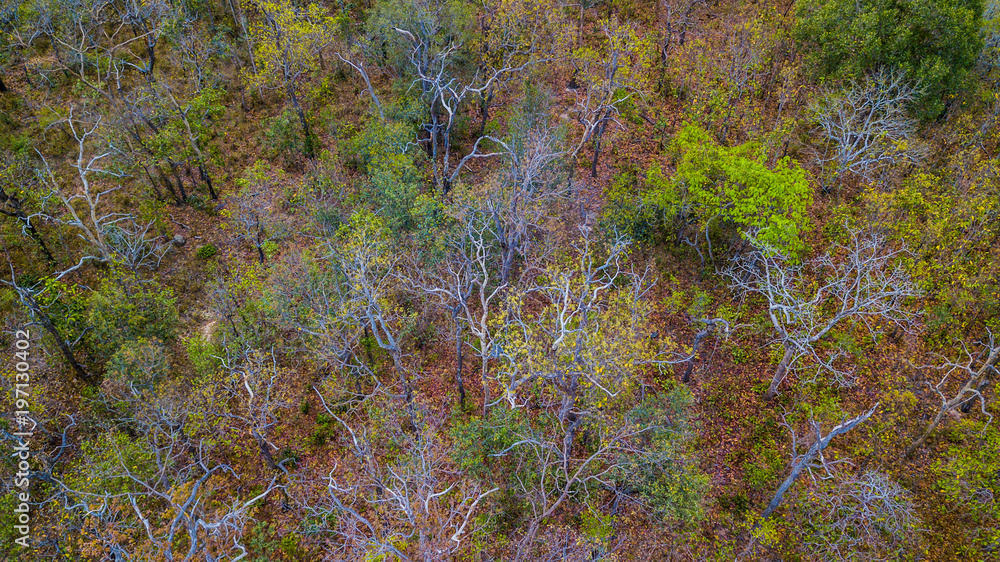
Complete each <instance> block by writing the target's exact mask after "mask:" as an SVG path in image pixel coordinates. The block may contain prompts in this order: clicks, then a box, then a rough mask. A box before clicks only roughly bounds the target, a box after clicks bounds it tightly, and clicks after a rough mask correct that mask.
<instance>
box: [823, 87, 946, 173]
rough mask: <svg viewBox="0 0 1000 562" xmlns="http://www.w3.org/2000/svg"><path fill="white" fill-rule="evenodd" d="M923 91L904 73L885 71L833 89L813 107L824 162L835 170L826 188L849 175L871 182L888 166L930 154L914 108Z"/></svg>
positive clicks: (915, 160)
mask: <svg viewBox="0 0 1000 562" xmlns="http://www.w3.org/2000/svg"><path fill="white" fill-rule="evenodd" d="M919 95H920V92H919V90H918V89H916V88H914V87H913V86H912V85H910V84H909V83H908V82H907V81H906V79H905V77H904V76H903V74H902V73H900V72H898V71H888V70H884V71H880V72H878V73H876V74H874V75H872V76H869V77H866V78H865V79H864V80H863V81H855V82H851V83H850V84H849V85H848V87H847V89H846V90H845V91H843V92H836V91H830V90H828V91H826V92H825V93H824V94H823V95H822V96H821V97H820V99H819V101H818V102H816V103H815V104H813V105H812V106H811V107H810V111H811V112H812V115H813V118H814V119H815V122H816V126H817V128H818V129H819V133H820V137H821V138H822V140H823V142H824V143H825V148H824V152H823V154H822V155H821V156H820V161H821V162H822V164H823V166H824V168H826V167H827V166H829V167H830V168H832V169H831V171H830V173H829V174H827V175H824V177H823V191H824V192H829V191H830V189H831V186H833V185H835V184H836V182H837V181H838V180H839V179H840V178H841V176H843V175H844V174H847V173H850V174H854V175H856V176H857V177H858V178H860V179H861V181H864V182H871V181H873V180H874V179H876V177H877V174H878V173H879V172H880V171H881V170H883V169H885V168H886V167H888V166H891V165H893V164H896V163H898V162H905V161H910V162H918V161H920V160H921V159H922V158H923V157H924V155H925V153H926V149H925V147H924V146H923V145H922V144H921V143H920V142H919V140H918V139H917V138H916V128H917V121H916V119H914V118H912V117H911V116H910V115H909V109H908V106H909V104H910V103H911V102H913V101H914V100H915V99H916V98H917V97H919Z"/></svg>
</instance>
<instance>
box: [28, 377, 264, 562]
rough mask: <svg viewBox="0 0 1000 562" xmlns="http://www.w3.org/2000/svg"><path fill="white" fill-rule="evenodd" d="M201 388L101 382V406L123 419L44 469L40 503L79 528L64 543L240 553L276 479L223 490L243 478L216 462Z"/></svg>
mask: <svg viewBox="0 0 1000 562" xmlns="http://www.w3.org/2000/svg"><path fill="white" fill-rule="evenodd" d="M202 390H203V389H201V388H197V389H196V391H195V392H192V391H191V388H190V387H188V388H186V389H184V390H183V391H182V390H181V389H180V388H179V387H177V386H176V385H174V386H171V385H169V384H161V385H158V386H157V388H155V389H153V390H148V389H147V390H142V391H140V390H138V389H137V388H135V387H134V386H131V385H105V388H104V391H105V392H106V394H105V395H103V396H102V397H101V398H103V399H104V400H105V404H102V406H103V407H104V408H106V409H107V410H109V411H111V412H114V413H115V414H117V415H118V416H121V417H120V418H119V419H117V420H110V423H107V424H106V425H103V426H100V427H98V428H96V429H97V430H98V431H97V434H96V435H95V436H94V437H93V438H92V439H91V440H88V441H85V442H83V443H81V444H80V446H79V453H78V454H76V455H74V456H73V457H72V458H70V459H67V460H66V463H67V465H66V467H65V469H64V470H60V471H59V473H55V471H53V472H52V473H50V474H49V475H48V483H49V484H51V493H50V494H48V496H47V497H46V498H45V499H44V502H43V503H45V504H49V505H51V504H55V505H60V506H61V508H62V510H63V511H64V513H65V514H66V515H65V516H66V517H68V518H73V519H74V521H73V523H74V526H76V530H77V532H76V533H74V534H72V535H70V536H68V537H66V538H64V539H63V540H66V541H68V542H70V545H67V546H71V547H72V548H74V549H79V551H80V552H82V553H86V554H87V555H90V556H95V557H96V556H105V555H106V556H108V557H110V558H111V559H114V560H122V559H125V560H127V559H149V558H154V557H155V558H162V559H163V560H166V561H180V560H183V561H185V562H187V561H193V560H201V559H212V560H219V561H223V560H225V561H233V562H235V561H236V560H240V559H242V558H244V557H245V556H246V555H247V548H246V546H245V545H244V544H243V536H244V534H245V532H246V531H245V528H244V527H245V525H246V523H247V522H248V520H249V519H250V513H251V511H252V509H253V508H254V506H255V505H259V502H260V501H261V500H263V499H265V498H267V497H268V496H269V495H270V494H271V493H272V492H274V491H276V490H279V489H281V488H282V486H281V485H279V484H277V477H275V478H272V479H271V480H270V482H265V483H263V485H262V486H261V487H260V488H257V490H255V491H254V492H251V493H250V494H248V496H246V497H244V499H239V498H238V496H236V495H235V494H231V493H230V492H229V489H230V488H231V487H232V486H233V482H234V481H238V480H239V479H240V475H238V474H237V473H236V471H235V469H234V468H233V466H231V465H230V464H227V463H223V462H219V460H218V459H219V457H220V456H221V451H220V450H219V448H218V447H217V446H216V443H217V439H216V438H217V431H218V430H219V429H220V428H218V427H216V426H213V423H212V422H213V421H214V420H213V419H212V414H213V411H212V410H213V409H212V407H211V404H210V403H206V402H205V401H203V400H202V397H203V393H202V392H201V391H202ZM213 390H214V389H213ZM116 421H117V422H118V423H117V424H116V423H115V422H116ZM130 434H131V435H130Z"/></svg>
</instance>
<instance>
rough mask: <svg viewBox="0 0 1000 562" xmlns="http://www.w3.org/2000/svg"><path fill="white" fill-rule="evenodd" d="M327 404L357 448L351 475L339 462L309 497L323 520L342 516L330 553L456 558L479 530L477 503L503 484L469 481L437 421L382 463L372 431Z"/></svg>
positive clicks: (309, 507)
mask: <svg viewBox="0 0 1000 562" xmlns="http://www.w3.org/2000/svg"><path fill="white" fill-rule="evenodd" d="M320 398H322V395H320ZM323 404H324V407H326V410H327V412H328V413H329V415H331V416H332V417H334V418H335V419H336V420H338V422H339V423H340V424H341V425H342V426H343V427H344V429H345V430H346V432H347V433H346V435H349V436H350V437H349V439H347V443H346V448H347V450H349V451H351V452H352V453H353V459H348V460H349V462H350V463H351V465H352V470H351V471H350V473H351V476H350V477H343V476H339V474H343V473H344V472H343V469H341V468H340V467H339V466H334V467H333V468H332V469H331V470H330V472H329V474H328V475H327V476H326V477H325V478H324V480H326V483H327V484H326V486H325V490H324V492H323V493H320V494H316V495H314V496H312V497H310V498H307V499H306V500H305V503H304V508H305V510H306V512H307V513H309V514H310V515H312V516H314V517H317V518H319V519H320V520H328V519H329V516H331V515H333V514H336V516H337V517H336V526H335V527H334V528H333V529H330V531H332V533H333V534H334V536H335V537H336V540H335V544H334V546H333V550H332V552H331V553H330V554H331V559H333V560H357V559H359V558H361V557H364V556H372V555H382V554H389V555H392V556H394V557H397V558H398V559H399V560H403V561H410V560H422V561H424V562H435V561H437V560H448V559H450V557H451V556H453V555H454V554H455V553H456V552H457V551H458V550H459V549H460V548H461V547H462V544H463V539H464V538H465V537H467V536H468V535H470V534H472V532H473V531H474V530H475V528H476V522H475V521H474V520H473V514H474V513H475V512H476V508H477V506H478V505H479V504H480V502H482V501H483V500H484V499H485V498H486V497H488V496H489V495H490V494H492V493H493V492H496V491H497V490H498V489H499V488H492V489H490V490H482V489H481V488H480V487H479V486H477V485H475V484H470V483H469V481H468V480H463V478H462V476H463V474H462V472H461V471H460V470H458V469H457V468H456V467H454V466H453V465H452V464H451V463H450V462H449V460H448V448H447V447H446V446H445V444H444V443H442V442H441V440H440V439H439V438H438V437H437V430H438V428H437V427H435V425H434V424H424V425H423V427H422V428H421V430H420V431H419V432H416V433H408V434H406V435H400V436H399V438H400V440H401V442H402V446H403V454H402V455H400V456H399V457H398V459H399V460H397V461H396V462H394V463H390V464H387V465H382V464H381V463H379V462H378V461H377V460H376V459H375V458H374V456H373V447H372V444H371V443H370V442H369V440H368V438H367V436H366V434H365V432H364V431H362V430H358V431H355V430H354V429H352V428H351V427H350V426H349V425H348V424H347V423H346V422H345V421H344V420H343V419H341V418H340V417H339V416H337V414H336V413H335V412H334V411H332V410H331V409H330V408H329V407H327V405H326V402H325V401H324V402H323ZM402 544H409V545H411V546H410V548H405V547H404V546H401V545H402Z"/></svg>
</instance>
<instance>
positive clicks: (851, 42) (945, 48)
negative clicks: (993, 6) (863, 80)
mask: <svg viewBox="0 0 1000 562" xmlns="http://www.w3.org/2000/svg"><path fill="white" fill-rule="evenodd" d="M796 13H797V16H798V24H797V26H796V30H795V34H796V36H797V37H798V39H799V40H800V41H801V42H802V43H803V44H804V45H806V47H807V48H808V49H809V52H810V59H811V67H812V68H813V69H814V70H815V71H816V72H817V73H818V74H819V76H820V77H834V78H860V77H862V76H863V75H865V74H867V73H870V72H872V71H875V70H878V69H881V68H894V69H899V70H902V71H903V72H904V73H905V75H906V77H907V78H908V79H910V80H912V81H914V82H916V83H917V84H919V85H920V86H921V87H922V88H923V97H922V99H921V101H920V102H919V104H918V112H919V113H920V114H921V116H922V117H923V118H925V119H927V118H932V117H935V116H936V115H937V114H939V113H940V112H941V110H942V109H943V108H944V104H945V102H946V101H948V100H949V99H950V98H951V97H952V96H954V95H955V94H956V93H957V92H958V91H959V89H960V87H961V86H962V84H963V80H964V79H965V76H966V74H967V72H968V71H969V69H970V68H972V65H973V64H974V63H975V62H976V59H977V57H978V56H979V52H980V49H981V48H982V45H983V42H982V38H981V37H980V35H979V29H980V26H981V24H982V13H983V4H982V1H981V0H862V1H855V0H799V2H798V3H797V4H796Z"/></svg>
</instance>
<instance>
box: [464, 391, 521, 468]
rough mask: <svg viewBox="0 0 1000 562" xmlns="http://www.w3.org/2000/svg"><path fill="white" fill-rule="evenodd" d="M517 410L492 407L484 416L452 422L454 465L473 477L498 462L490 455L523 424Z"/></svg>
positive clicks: (501, 448) (504, 446)
mask: <svg viewBox="0 0 1000 562" xmlns="http://www.w3.org/2000/svg"><path fill="white" fill-rule="evenodd" d="M521 416H522V412H520V411H519V410H508V409H506V408H493V409H492V410H490V413H489V415H488V416H487V417H475V418H472V419H471V420H469V421H467V422H465V423H458V424H455V425H454V426H452V428H451V431H450V438H451V442H452V458H453V459H454V461H455V463H456V464H457V465H458V467H459V468H460V469H462V470H464V471H466V472H468V473H469V474H471V475H473V476H475V477H477V478H484V479H485V478H486V477H487V476H488V475H489V473H490V471H491V470H492V469H493V468H496V467H497V466H498V463H499V462H500V461H499V460H498V459H497V458H495V457H492V456H491V455H494V454H496V453H500V452H501V451H504V450H506V449H507V448H509V447H511V446H512V445H513V444H514V443H516V442H517V441H518V439H519V438H518V435H519V434H522V433H524V432H526V430H527V425H526V422H525V420H523V419H522V417H521Z"/></svg>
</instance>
